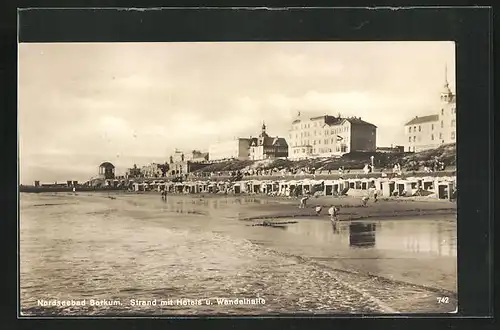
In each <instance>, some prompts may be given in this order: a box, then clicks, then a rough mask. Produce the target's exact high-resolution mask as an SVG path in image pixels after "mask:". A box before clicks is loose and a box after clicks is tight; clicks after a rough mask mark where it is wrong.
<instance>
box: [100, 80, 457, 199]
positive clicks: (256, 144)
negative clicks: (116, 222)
mask: <svg viewBox="0 0 500 330" xmlns="http://www.w3.org/2000/svg"><path fill="white" fill-rule="evenodd" d="M445 72H446V70H445ZM439 101H440V107H439V109H438V111H437V114H433V115H426V116H422V117H415V118H413V119H411V120H410V121H408V122H407V123H406V124H405V125H404V131H405V135H406V136H407V137H408V139H407V140H406V141H407V143H406V144H405V145H404V146H398V147H392V146H391V148H377V144H376V136H377V134H376V132H377V127H376V126H375V125H374V124H372V123H369V122H366V121H364V120H362V119H361V118H360V117H342V116H341V115H340V114H337V115H327V114H325V115H324V116H319V117H312V118H308V117H305V116H303V115H302V114H301V113H300V112H299V113H298V114H297V116H296V118H295V119H294V120H293V121H292V123H291V127H290V130H289V134H288V136H287V138H284V137H279V136H271V135H270V134H269V133H268V132H267V127H266V125H265V123H263V124H262V127H261V132H260V134H259V135H258V136H257V137H250V138H237V139H234V140H230V141H224V142H218V143H216V144H213V145H211V146H210V147H209V151H208V153H202V152H200V151H195V150H193V151H192V152H190V153H183V152H182V151H179V150H176V151H175V152H174V153H173V154H172V155H171V156H170V157H169V161H168V162H167V163H166V164H168V166H166V164H150V165H148V166H144V167H142V168H140V169H139V168H136V167H135V168H132V169H129V171H128V173H127V175H126V176H125V177H122V178H120V179H122V180H121V181H123V179H126V180H127V181H129V182H130V185H131V186H130V187H129V188H131V189H133V190H136V191H143V190H152V189H154V190H159V191H160V190H167V191H169V192H171V193H225V194H227V193H233V194H240V193H249V194H257V193H258V194H268V195H277V196H292V195H294V194H297V193H300V194H304V193H316V194H318V193H319V194H323V195H327V196H328V195H332V196H333V195H342V194H343V191H345V190H346V189H348V190H349V194H350V195H352V194H366V193H367V192H368V191H371V192H373V190H374V189H375V190H377V191H378V192H379V196H394V195H398V196H412V195H414V194H420V193H423V194H424V195H425V194H433V195H435V196H437V197H438V198H451V195H452V192H453V191H454V190H455V189H456V179H455V176H442V177H435V176H426V177H407V178H405V179H402V178H401V173H400V172H399V173H392V174H393V175H391V176H392V177H387V175H385V177H384V174H382V173H376V172H373V173H370V174H367V175H365V178H362V179H359V178H357V176H356V178H345V179H342V176H341V177H339V178H338V179H336V180H329V179H325V180H316V179H315V178H314V177H310V176H309V177H307V178H306V176H299V177H298V176H297V175H295V176H294V177H293V179H289V180H285V178H284V176H283V177H279V176H273V178H264V179H262V180H260V179H259V180H255V179H254V180H246V178H245V179H243V178H240V179H239V180H235V178H234V177H230V178H217V179H216V178H210V180H207V179H205V180H199V181H191V180H189V179H188V177H189V174H190V173H192V172H194V171H196V170H198V169H201V168H203V167H204V166H208V165H210V164H213V163H215V162H220V161H225V160H231V159H238V160H265V159H276V158H288V159H292V160H299V159H305V158H321V157H338V156H341V155H343V154H345V153H350V152H363V151H365V152H373V151H379V150H381V149H385V152H401V151H403V150H404V151H409V152H419V151H423V150H426V149H431V148H436V147H438V146H439V145H442V144H446V143H450V142H455V139H456V124H455V123H456V119H455V118H456V96H455V94H454V93H453V92H452V91H451V90H450V88H449V84H448V81H447V79H446V77H445V79H444V86H443V90H442V92H441V95H440V99H439ZM162 166H163V168H162ZM101 167H103V168H102V169H100V177H101V178H104V179H105V180H106V182H107V185H116V184H117V181H119V182H121V181H120V180H116V178H115V176H114V166H113V165H112V164H110V163H103V164H102V165H101ZM398 174H399V176H398ZM179 177H182V178H185V179H184V180H175V178H179ZM274 178H275V179H274ZM186 179H187V180H186ZM194 179H196V178H194ZM248 179H250V178H248ZM111 180H113V181H114V183H112V182H111Z"/></svg>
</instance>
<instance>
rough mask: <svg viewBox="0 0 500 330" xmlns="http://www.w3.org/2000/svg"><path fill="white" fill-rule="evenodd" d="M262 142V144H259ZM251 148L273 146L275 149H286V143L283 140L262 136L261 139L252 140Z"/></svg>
mask: <svg viewBox="0 0 500 330" xmlns="http://www.w3.org/2000/svg"><path fill="white" fill-rule="evenodd" d="M260 142H262V143H260ZM250 145H251V146H275V147H288V143H287V142H286V140H285V139H284V138H280V137H270V136H267V134H266V136H264V137H261V138H252V142H251V143H250Z"/></svg>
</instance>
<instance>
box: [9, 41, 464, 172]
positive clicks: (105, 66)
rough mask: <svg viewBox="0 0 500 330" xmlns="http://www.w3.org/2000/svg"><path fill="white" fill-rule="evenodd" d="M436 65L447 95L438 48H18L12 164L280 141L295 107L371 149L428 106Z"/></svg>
mask: <svg viewBox="0 0 500 330" xmlns="http://www.w3.org/2000/svg"><path fill="white" fill-rule="evenodd" d="M445 63H447V64H448V74H449V82H450V85H451V86H452V87H453V86H454V79H455V72H454V70H453V68H454V44H453V43H449V42H372V43H367V42H307V43H306V42H284V43H277V42H263V43H259V42H255V43H252V42H250V43H243V42H241V43H108V44H106V43H99V44H91V43H82V44H20V45H19V103H18V104H19V111H18V112H19V117H18V118H19V145H20V157H21V164H25V165H26V166H25V170H26V171H28V170H27V168H30V169H31V170H33V171H35V172H36V171H41V169H40V167H37V166H41V165H40V164H43V166H48V167H51V166H52V167H53V168H57V167H58V166H60V165H61V164H64V163H65V162H66V163H68V164H69V163H70V162H73V161H75V162H77V163H78V162H79V163H80V164H81V165H82V166H83V164H84V163H85V164H87V165H85V166H84V167H85V168H88V169H93V168H94V166H97V165H96V164H94V162H98V163H100V162H101V161H103V160H105V159H112V160H114V161H118V162H124V163H123V164H125V162H126V161H125V160H127V161H130V162H133V161H134V160H133V159H142V160H145V159H153V158H154V159H162V158H165V159H166V158H167V157H168V152H169V151H170V150H173V149H174V148H185V149H204V150H207V149H208V146H209V145H210V144H211V143H214V142H217V141H218V140H224V139H230V138H233V137H238V136H250V135H253V136H255V135H257V134H259V133H260V129H261V124H262V121H265V122H266V124H267V127H268V132H269V134H271V135H280V136H283V135H285V136H286V134H287V131H288V129H289V128H290V123H291V121H292V120H293V118H294V117H295V116H296V114H297V111H301V113H302V114H303V115H304V116H314V115H321V114H324V113H329V114H337V113H338V112H340V113H341V114H343V115H346V116H350V115H352V116H361V117H362V118H363V119H365V120H367V121H370V122H373V123H374V124H375V125H377V126H378V127H379V133H378V141H379V142H380V144H381V145H386V144H390V143H398V142H397V141H399V143H404V140H403V138H404V132H403V129H402V124H403V123H404V122H405V121H406V120H407V119H408V118H412V117H414V116H415V115H426V114H429V113H434V112H436V111H437V109H439V92H440V90H441V88H442V84H443V81H444V64H445ZM398 132H399V133H398ZM89 155H92V156H89ZM118 155H119V157H118ZM44 157H45V158H44ZM57 157H60V158H57ZM65 159H66V160H65ZM75 166H76V165H75ZM78 166H80V165H78ZM120 166H122V165H120ZM123 166H125V165H123ZM85 171H87V170H85ZM88 171H90V170H88ZM92 171H93V170H92ZM25 174H26V172H25ZM35 176H36V175H35Z"/></svg>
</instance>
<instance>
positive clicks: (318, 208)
mask: <svg viewBox="0 0 500 330" xmlns="http://www.w3.org/2000/svg"><path fill="white" fill-rule="evenodd" d="M315 210H316V215H317V216H319V214H320V213H321V210H323V208H322V207H321V205H316V209H315Z"/></svg>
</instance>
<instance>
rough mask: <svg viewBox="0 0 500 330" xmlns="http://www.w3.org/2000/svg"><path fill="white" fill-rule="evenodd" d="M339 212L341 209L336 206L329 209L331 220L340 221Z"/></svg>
mask: <svg viewBox="0 0 500 330" xmlns="http://www.w3.org/2000/svg"><path fill="white" fill-rule="evenodd" d="M339 211H340V209H339V208H338V207H336V206H335V205H332V206H331V207H330V208H329V209H328V213H329V214H330V220H332V221H338V220H339V219H338V215H339Z"/></svg>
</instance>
